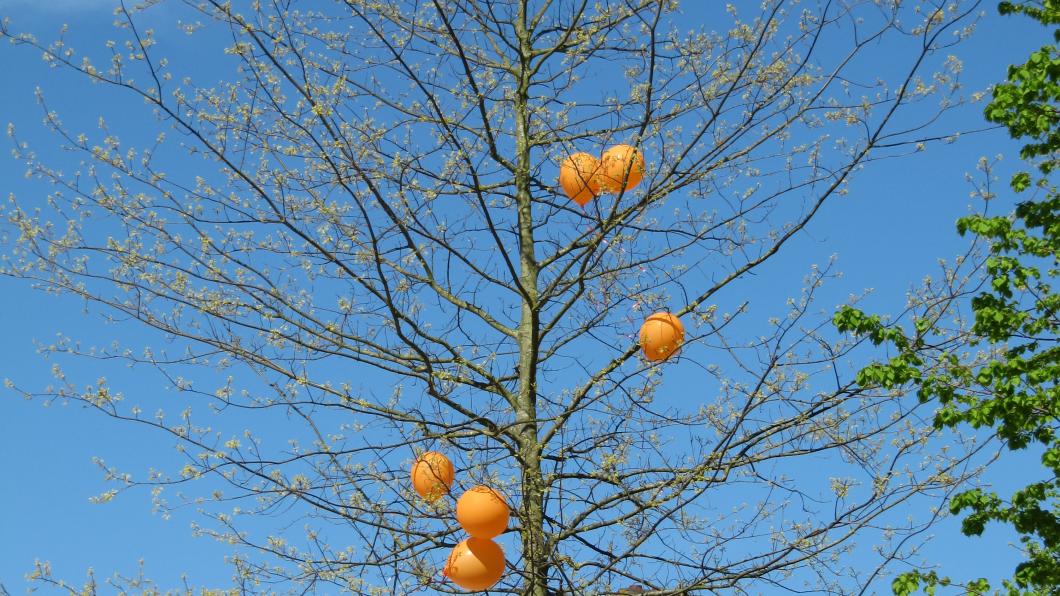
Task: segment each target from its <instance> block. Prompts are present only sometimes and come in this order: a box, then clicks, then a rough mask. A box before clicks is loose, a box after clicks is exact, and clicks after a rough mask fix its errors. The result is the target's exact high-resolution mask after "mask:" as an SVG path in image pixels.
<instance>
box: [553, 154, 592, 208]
mask: <svg viewBox="0 0 1060 596" xmlns="http://www.w3.org/2000/svg"><path fill="white" fill-rule="evenodd" d="M599 167H600V162H598V161H597V160H596V158H595V157H593V156H592V155H589V154H588V153H574V154H572V155H570V156H569V157H567V159H565V160H563V165H561V166H560V167H559V183H560V186H562V187H563V192H565V193H567V196H568V197H570V199H571V200H572V201H574V202H575V203H577V204H579V205H581V206H582V207H584V206H585V204H586V203H588V202H589V201H591V200H593V198H594V197H595V196H596V195H598V194H600V185H599V183H598V181H597V171H598V169H599Z"/></svg>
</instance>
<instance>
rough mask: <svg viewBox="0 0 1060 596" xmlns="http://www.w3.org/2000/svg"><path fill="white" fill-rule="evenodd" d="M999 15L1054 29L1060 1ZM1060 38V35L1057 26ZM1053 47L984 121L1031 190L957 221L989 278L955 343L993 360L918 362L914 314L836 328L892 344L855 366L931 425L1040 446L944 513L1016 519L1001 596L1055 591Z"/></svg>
mask: <svg viewBox="0 0 1060 596" xmlns="http://www.w3.org/2000/svg"><path fill="white" fill-rule="evenodd" d="M999 9H1000V12H1001V13H1002V14H1023V15H1026V16H1029V17H1031V18H1033V19H1036V20H1038V21H1039V22H1041V23H1042V24H1043V25H1056V24H1060V2H1056V1H1053V0H1046V1H1044V2H1022V3H1011V2H1003V3H1001V5H1000V6H999ZM1053 37H1054V39H1055V40H1060V30H1056V31H1054V34H1053ZM1058 99H1060V53H1058V51H1057V48H1056V47H1055V46H1053V45H1048V46H1045V47H1042V48H1041V49H1039V50H1037V51H1035V52H1033V53H1032V54H1031V55H1030V58H1029V59H1028V60H1027V62H1025V63H1023V64H1021V65H1017V66H1012V67H1010V68H1009V71H1008V78H1007V80H1006V81H1004V82H1003V83H1001V84H999V85H997V86H996V87H995V89H994V97H993V100H992V101H991V102H990V104H989V105H988V106H987V108H986V112H985V115H986V118H987V119H988V120H990V121H992V122H996V123H999V124H1002V125H1004V126H1005V127H1006V128H1007V129H1008V130H1009V132H1010V134H1011V135H1012V136H1013V137H1014V138H1019V139H1023V140H1025V141H1027V144H1026V145H1025V146H1024V147H1023V148H1022V150H1021V156H1022V157H1023V158H1024V159H1025V160H1028V161H1029V162H1031V163H1032V164H1033V165H1035V166H1036V167H1037V169H1038V170H1039V171H1040V172H1041V174H1042V177H1041V178H1040V179H1038V180H1035V179H1034V178H1033V177H1032V175H1031V174H1030V173H1028V172H1020V173H1017V174H1016V175H1015V176H1013V178H1012V180H1011V183H1010V185H1011V188H1012V190H1013V191H1014V192H1016V193H1026V192H1028V191H1032V190H1034V191H1035V193H1036V194H1035V196H1034V197H1032V198H1030V199H1028V200H1025V201H1023V202H1021V203H1019V205H1018V206H1017V208H1016V209H1015V211H1014V212H1013V213H1012V214H1010V215H1008V216H1004V217H988V216H985V215H973V216H970V217H965V218H962V219H960V220H959V221H958V222H957V230H958V232H959V233H960V234H962V235H966V234H970V235H973V236H975V237H978V238H979V239H981V240H984V241H986V243H987V245H988V247H989V249H988V258H987V259H986V261H985V262H984V272H985V275H986V278H987V280H988V282H989V285H988V286H987V287H986V289H984V290H983V291H981V292H980V293H979V294H978V295H976V296H975V297H974V298H973V299H972V309H973V312H974V314H975V319H974V323H973V324H972V326H971V329H970V330H969V333H968V334H966V335H964V336H963V339H964V341H963V343H962V344H961V347H962V348H964V349H965V350H967V349H968V348H977V349H980V350H986V353H988V354H991V357H990V358H989V359H988V360H986V361H985V362H983V361H968V360H967V359H966V357H964V356H958V355H957V353H956V350H953V349H950V350H948V351H943V352H942V353H941V355H939V354H933V358H930V359H929V358H928V357H926V354H927V353H928V350H927V349H925V346H927V345H928V342H927V341H926V339H925V338H926V337H930V336H931V335H932V326H933V324H932V322H931V321H930V320H928V319H917V320H915V321H914V324H913V327H914V329H913V332H914V334H913V335H912V336H909V335H907V333H906V331H905V330H904V329H902V328H901V327H900V326H898V325H889V324H886V323H885V322H884V321H883V320H882V319H881V318H880V317H879V316H875V315H867V314H865V313H863V312H861V311H859V310H857V309H854V308H851V307H845V308H842V309H840V310H839V311H838V312H837V313H836V315H835V317H834V323H835V325H836V326H837V328H838V329H840V330H842V331H846V332H850V333H853V334H855V335H858V336H861V337H864V338H866V339H868V340H869V341H870V342H871V343H872V344H874V345H877V346H880V345H883V346H888V347H891V348H893V349H894V350H895V352H896V355H894V356H892V357H891V358H890V359H889V360H887V361H886V362H875V363H872V364H870V365H869V366H867V367H866V368H865V369H864V370H862V371H861V372H860V373H859V375H858V377H857V381H858V382H859V383H861V384H862V385H863V386H873V387H881V388H889V389H896V388H901V387H908V386H914V387H916V390H917V396H918V398H919V399H920V401H922V402H928V401H934V402H936V403H937V404H938V409H937V410H936V412H935V419H934V425H935V427H936V428H938V429H946V428H953V427H956V426H958V425H967V426H970V427H972V428H989V429H993V430H994V431H995V432H996V433H997V436H998V437H999V438H1001V439H1002V440H1003V441H1004V442H1005V445H1006V446H1007V447H1008V448H1009V449H1012V450H1020V449H1025V448H1027V447H1029V446H1037V447H1039V448H1040V449H1041V450H1042V452H1043V453H1042V455H1041V463H1042V466H1043V468H1044V471H1045V477H1044V478H1042V479H1041V480H1038V481H1034V482H1031V483H1030V484H1028V485H1027V486H1025V487H1023V488H1022V489H1020V490H1018V491H1016V492H1015V493H1014V494H1012V495H1011V496H1010V497H1009V498H1008V499H1004V498H1002V497H1001V496H999V495H997V494H996V493H993V492H986V491H983V490H981V489H972V490H968V491H965V492H963V493H960V494H957V495H955V496H954V497H953V499H952V500H951V501H950V511H951V512H952V513H954V514H964V515H965V517H964V518H963V520H962V525H961V530H962V532H963V533H964V534H965V535H968V536H980V535H982V534H983V532H984V531H985V529H986V527H987V525H988V524H989V523H990V522H1000V523H1003V524H1007V525H1010V526H1012V527H1013V528H1014V529H1015V530H1016V531H1017V532H1018V533H1019V534H1020V541H1021V543H1022V546H1023V550H1024V554H1025V560H1024V561H1023V562H1021V563H1020V564H1019V565H1018V566H1017V568H1016V569H1015V572H1014V573H1013V575H1012V577H1011V578H1010V579H1007V580H1005V581H1004V582H1003V587H1004V588H1003V590H1002V591H1003V592H1005V593H1008V594H1053V593H1056V588H1057V586H1060V436H1058V435H1060V433H1058V431H1060V424H1058V422H1060V387H1058V386H1057V380H1058V379H1060V345H1058V341H1060V333H1058V332H1060V294H1057V293H1056V292H1055V289H1054V280H1055V278H1056V277H1057V275H1058V274H1060V256H1058V255H1060V193H1058V192H1057V190H1056V188H1055V187H1054V186H1052V185H1051V184H1050V182H1049V180H1048V178H1046V177H1045V176H1048V175H1049V174H1050V173H1051V172H1053V171H1054V170H1055V169H1056V167H1057V165H1058V164H1060V157H1058V155H1060V113H1058V111H1057V105H1056V104H1057V100H1058ZM950 583H951V580H949V579H948V578H945V577H940V576H938V575H937V574H936V573H935V572H933V571H932V572H930V573H924V572H920V571H913V572H910V573H906V574H903V575H900V576H899V577H897V578H896V579H895V580H894V583H893V584H892V590H893V592H894V593H895V594H899V595H905V594H912V593H914V592H916V591H918V590H923V591H924V592H925V593H928V594H933V593H935V590H936V589H937V586H946V585H949V584H950ZM963 587H964V589H965V591H966V592H967V593H971V594H981V593H984V592H986V591H987V590H989V589H990V585H989V583H988V582H987V581H986V580H985V579H978V580H975V581H973V582H970V583H967V584H964V585H963Z"/></svg>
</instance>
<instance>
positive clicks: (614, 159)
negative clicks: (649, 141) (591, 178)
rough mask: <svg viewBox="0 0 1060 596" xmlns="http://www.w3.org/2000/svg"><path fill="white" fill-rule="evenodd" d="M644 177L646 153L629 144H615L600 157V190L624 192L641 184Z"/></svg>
mask: <svg viewBox="0 0 1060 596" xmlns="http://www.w3.org/2000/svg"><path fill="white" fill-rule="evenodd" d="M643 177H644V154H642V153H641V152H640V151H637V150H636V149H634V148H633V147H630V146H629V145H615V146H614V147H611V148H610V149H608V150H607V151H604V154H603V156H602V157H601V158H600V175H599V185H600V190H602V191H604V192H622V191H623V190H629V189H631V188H633V187H634V186H636V185H637V184H640V180H641V178H643Z"/></svg>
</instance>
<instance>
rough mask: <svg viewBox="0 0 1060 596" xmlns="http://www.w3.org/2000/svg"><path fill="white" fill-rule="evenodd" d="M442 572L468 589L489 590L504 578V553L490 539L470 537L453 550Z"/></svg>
mask: <svg viewBox="0 0 1060 596" xmlns="http://www.w3.org/2000/svg"><path fill="white" fill-rule="evenodd" d="M442 573H443V574H445V576H446V577H448V578H449V579H451V580H453V583H455V584H456V585H458V586H460V587H461V588H464V589H465V590H486V589H489V588H490V587H492V586H493V584H495V583H497V582H498V581H500V579H501V576H502V575H504V551H503V550H501V547H500V546H498V545H497V543H496V542H494V541H492V540H490V539H488V538H468V539H467V540H465V541H463V542H461V543H460V544H457V545H456V546H454V547H453V550H452V552H450V553H449V559H448V560H447V561H446V562H445V569H443V570H442Z"/></svg>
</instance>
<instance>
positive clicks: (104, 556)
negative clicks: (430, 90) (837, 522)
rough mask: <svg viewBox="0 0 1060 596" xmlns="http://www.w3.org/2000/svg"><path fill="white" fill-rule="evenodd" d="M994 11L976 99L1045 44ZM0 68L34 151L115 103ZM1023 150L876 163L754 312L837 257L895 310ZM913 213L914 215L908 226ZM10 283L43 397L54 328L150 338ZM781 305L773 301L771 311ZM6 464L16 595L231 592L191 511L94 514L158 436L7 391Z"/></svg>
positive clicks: (33, 68)
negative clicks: (974, 173) (136, 579)
mask: <svg viewBox="0 0 1060 596" xmlns="http://www.w3.org/2000/svg"><path fill="white" fill-rule="evenodd" d="M109 5H110V3H109V2H105V1H104V0H98V1H97V0H62V1H58V2H41V1H37V2H29V1H28V0H0V15H6V16H10V17H12V20H13V21H14V25H15V28H23V27H24V28H26V29H29V30H31V31H34V32H36V33H38V34H39V35H40V36H41V37H42V38H47V37H48V36H49V33H54V32H56V31H57V30H58V28H59V26H60V25H61V24H62V23H64V22H69V23H70V24H71V25H72V27H73V29H72V32H71V34H70V35H71V38H72V39H73V40H75V42H76V43H80V44H81V45H86V44H90V43H98V41H99V40H100V39H101V38H103V36H105V35H107V34H108V33H109V31H110V22H111V20H112V17H111V15H110V10H109V8H108V6H109ZM984 9H985V13H986V15H985V17H984V20H983V22H982V23H981V24H980V26H979V29H978V31H977V33H976V34H975V35H974V36H973V38H972V39H971V40H970V41H969V42H968V43H966V44H965V45H963V46H962V47H960V48H959V50H958V51H957V52H956V53H958V55H959V56H960V57H961V58H962V59H963V60H964V64H965V71H964V75H965V84H966V86H967V87H968V88H969V89H977V88H983V87H985V85H986V84H988V83H989V82H993V81H996V80H998V79H999V78H1000V76H1001V75H1002V73H1003V72H1004V69H1005V67H1006V66H1007V65H1008V64H1009V63H1011V62H1013V61H1016V60H1019V59H1021V57H1023V56H1025V55H1026V54H1027V53H1028V52H1029V51H1030V49H1032V48H1034V47H1037V46H1038V45H1040V44H1042V43H1045V41H1046V37H1047V36H1046V35H1045V33H1044V31H1043V30H1041V29H1039V28H1037V27H1035V26H1033V25H1031V24H1030V23H1029V22H1027V21H1024V20H1020V19H1015V18H1008V19H1001V18H1000V17H998V16H997V15H996V14H995V12H994V9H993V6H992V5H990V4H985V5H984ZM155 18H158V19H159V20H160V23H159V24H156V26H158V27H162V26H165V25H164V18H163V17H162V16H160V15H158V14H156V15H155ZM0 56H3V59H2V61H3V63H4V65H5V71H6V76H7V80H6V84H5V85H3V86H2V87H0V114H2V115H3V118H2V120H3V121H4V122H3V123H4V124H6V122H7V121H13V122H15V123H17V124H18V125H19V130H20V134H21V135H23V136H24V138H25V139H26V140H29V141H31V142H34V144H35V145H39V146H41V147H44V146H46V145H47V143H48V141H49V138H50V137H48V136H47V135H46V134H44V131H43V129H42V127H41V126H39V122H40V113H39V108H38V107H37V106H36V104H35V103H34V99H33V88H34V87H35V86H38V85H39V86H40V87H42V88H44V89H45V90H46V91H47V93H48V94H49V96H50V97H54V98H55V99H56V101H57V102H59V103H61V104H63V107H64V108H65V109H66V110H68V111H69V110H73V113H70V115H71V116H74V117H86V116H91V115H93V114H95V113H97V112H99V111H105V110H106V109H108V108H109V107H111V105H110V104H109V102H110V101H113V98H112V97H111V96H109V95H108V93H107V92H101V90H100V89H98V88H94V87H92V86H90V85H85V84H84V83H82V82H78V81H75V80H74V79H72V78H71V77H69V76H65V75H63V74H62V73H58V72H57V71H55V70H49V69H47V68H46V67H45V66H44V65H43V64H42V63H41V62H40V61H39V60H38V59H37V57H36V55H35V54H34V53H33V52H32V51H26V50H24V49H23V50H19V49H16V48H8V47H4V48H0ZM881 68H883V65H881ZM68 113H69V112H68ZM955 124H956V126H957V127H959V128H966V129H972V128H979V127H980V126H981V124H982V120H981V117H980V108H979V107H973V108H970V109H968V110H965V111H963V112H962V113H961V114H960V117H959V119H958V120H956V121H955ZM4 142H6V139H5V141H4ZM1014 148H1015V145H1013V144H1012V143H1011V142H1010V141H1009V140H1008V139H1006V138H1005V136H1004V135H1003V133H1000V132H994V133H984V134H980V135H973V136H966V137H964V138H961V139H960V140H959V141H957V142H956V143H953V144H936V145H932V146H931V147H930V148H929V149H928V151H927V152H926V154H925V155H920V156H916V157H914V158H905V159H901V160H892V161H885V162H879V163H876V164H872V165H870V166H869V168H868V169H867V170H866V171H865V172H864V173H862V174H861V175H859V176H858V178H857V179H856V180H855V182H854V184H853V185H852V188H851V193H850V194H849V196H847V197H845V198H843V199H841V200H840V201H837V202H834V203H832V204H831V205H830V206H828V207H827V209H826V210H825V211H824V212H823V213H822V214H821V215H820V217H819V218H818V219H817V220H816V221H815V222H814V223H813V225H812V226H811V227H810V229H809V230H808V232H807V233H806V234H805V235H803V236H802V237H800V238H799V239H798V241H797V242H796V243H794V244H793V245H792V246H791V247H789V249H788V251H787V252H785V253H784V255H783V257H782V259H778V260H777V261H776V262H774V263H771V264H770V265H769V266H768V267H766V268H765V269H763V270H762V271H761V272H760V274H759V275H760V279H762V280H763V281H762V282H761V284H763V285H762V286H761V288H760V290H761V295H760V296H755V298H756V299H758V300H759V302H758V304H760V305H762V306H763V307H764V308H766V309H769V308H773V309H777V308H781V307H782V306H783V304H782V302H783V297H781V296H779V295H772V294H771V292H770V285H773V284H776V285H782V286H785V287H788V286H790V284H791V283H797V282H798V279H800V278H801V277H802V276H803V275H804V274H805V272H806V271H808V269H809V266H810V265H811V264H814V263H819V264H823V263H824V262H826V261H827V259H828V258H829V256H830V255H833V254H835V255H838V257H839V261H838V269H840V270H841V271H843V272H844V277H843V279H842V280H840V281H838V282H836V283H837V284H838V285H837V286H836V287H835V288H834V289H833V291H834V292H836V294H837V295H839V296H843V295H846V294H849V293H858V292H860V291H862V290H864V289H865V288H869V287H871V288H874V289H875V291H874V294H873V296H872V297H871V299H870V300H869V301H868V302H867V305H868V307H869V308H870V309H878V310H880V311H884V312H894V311H897V310H898V309H900V308H901V307H902V306H903V305H904V296H905V292H906V291H907V289H908V288H909V287H910V286H911V285H914V284H916V283H917V282H918V281H919V280H920V278H921V277H922V276H923V275H925V274H927V273H934V272H935V271H936V260H937V259H938V258H940V257H943V258H949V257H951V256H952V255H954V254H956V253H958V252H960V251H961V250H962V248H963V247H964V241H963V240H961V239H959V238H958V237H957V236H956V233H955V232H954V226H953V222H954V220H955V219H956V218H957V217H959V216H960V215H963V214H965V213H966V212H967V210H968V205H969V199H968V191H969V186H968V184H967V182H966V181H965V179H964V174H965V172H969V171H971V170H972V169H973V168H974V166H975V162H976V160H977V159H978V157H979V156H981V155H988V156H993V155H995V154H998V153H1004V154H1005V155H1006V157H1007V158H1008V159H1006V160H1005V161H1004V162H1002V166H1001V170H1002V179H1004V178H1005V176H1004V172H1006V171H1009V168H1012V167H1014V166H1015V159H1014V157H1015V151H1014ZM4 154H6V148H5V151H4ZM23 170H24V166H23V164H19V163H17V162H15V161H14V160H12V159H9V158H4V159H0V180H4V181H5V188H2V189H0V195H2V196H4V197H6V195H7V194H8V192H14V193H15V194H17V195H19V196H20V197H25V196H35V195H39V194H42V193H44V192H46V189H44V188H43V187H41V186H39V185H37V184H34V183H33V182H32V181H26V180H24V179H23V178H22V172H23ZM911 213H915V214H916V216H915V217H910V214H911ZM0 284H2V285H0V300H2V301H3V304H2V308H0V326H2V328H3V329H4V330H5V335H4V339H3V340H2V343H0V346H2V347H3V352H2V353H3V354H4V356H5V359H4V361H3V366H2V367H0V377H8V378H12V379H15V380H17V381H18V383H19V384H20V385H23V386H27V387H39V386H43V385H45V384H47V383H48V382H49V375H48V369H49V366H50V363H48V362H46V361H44V360H42V359H41V358H40V357H39V356H38V355H37V354H36V353H35V352H34V348H33V342H34V341H38V342H43V343H48V342H51V341H54V338H55V336H56V334H57V333H58V332H60V331H62V332H64V333H66V334H68V335H70V336H72V337H75V338H79V339H83V340H84V341H85V342H86V343H96V342H98V343H104V344H105V343H107V342H108V341H109V339H110V338H112V337H114V336H115V334H118V333H120V334H121V337H122V338H123V340H126V341H129V342H131V343H135V342H136V341H139V340H143V341H144V342H146V341H148V340H149V337H148V336H147V335H146V334H145V335H143V336H142V337H141V336H139V335H138V334H137V333H136V332H135V331H129V328H128V327H120V328H119V327H116V326H113V325H107V324H105V323H104V321H103V320H102V318H101V316H100V315H99V313H98V311H97V310H95V309H92V308H88V309H86V308H85V305H83V304H81V303H80V302H78V301H76V300H72V299H70V298H59V297H54V296H51V295H47V294H44V293H42V292H39V291H34V290H32V289H30V288H29V287H27V285H26V284H24V283H21V282H18V281H14V280H10V279H2V280H0ZM751 288H752V289H753V288H754V286H753V285H752V286H751ZM771 300H772V301H774V302H776V304H773V305H770V304H769V302H770V301H771ZM66 367H67V368H68V370H69V371H70V372H71V375H73V374H80V375H82V376H83V378H85V379H87V380H91V379H93V378H95V377H96V376H99V374H101V373H100V371H98V370H97V368H98V367H99V365H98V364H96V363H92V362H80V363H78V362H72V363H69V364H68V365H67V366H66ZM106 375H107V377H108V379H111V380H116V381H119V382H121V383H123V384H124V386H125V387H127V388H135V390H138V391H143V392H147V393H151V392H155V391H160V385H159V383H160V380H159V379H158V377H157V376H156V375H151V374H145V373H144V372H143V371H139V370H122V369H120V368H119V369H114V367H109V368H107V369H106ZM383 391H384V392H385V391H386V389H383ZM0 454H2V456H3V460H4V462H5V468H6V469H5V480H4V483H3V485H2V486H3V488H4V490H3V491H0V511H3V512H4V514H3V515H2V516H0V583H3V584H4V585H5V586H6V587H7V589H8V590H10V591H12V592H13V593H17V592H21V591H22V589H23V588H24V586H25V583H24V581H23V579H22V576H23V574H24V573H26V572H28V571H30V570H31V569H32V566H33V561H34V559H38V558H39V559H42V560H50V561H51V562H52V563H53V568H54V570H55V572H56V575H58V576H61V577H65V578H68V579H70V580H73V581H76V580H79V579H80V578H82V577H83V576H84V573H85V570H86V569H88V568H90V567H91V568H94V569H95V570H96V573H97V577H98V578H103V577H105V576H107V575H109V574H110V573H112V572H121V573H124V574H131V573H134V572H135V569H136V565H137V561H138V560H139V559H141V558H142V559H144V560H145V564H146V571H147V575H148V576H150V577H153V578H156V579H157V580H158V581H159V583H160V584H161V585H162V586H163V587H176V586H179V585H180V575H181V573H185V572H186V573H188V574H189V576H190V581H191V582H192V583H193V584H194V585H203V586H216V587H221V586H225V585H227V584H228V580H229V577H230V574H231V572H230V569H229V567H228V566H227V565H225V563H224V556H225V554H226V553H227V550H226V549H225V548H224V547H222V546H221V545H218V544H216V543H215V542H213V541H212V540H210V539H208V538H194V537H193V536H192V535H191V534H192V532H191V530H190V524H191V523H192V522H193V520H195V519H197V517H196V513H195V510H194V508H193V507H192V508H188V509H184V510H180V511H178V512H176V513H175V514H174V515H173V516H172V517H170V518H169V519H163V518H162V517H161V516H159V515H156V514H154V513H152V510H151V503H150V499H149V495H148V494H147V493H146V491H139V492H134V493H129V494H122V495H120V496H119V497H118V498H117V499H115V500H114V501H112V502H110V503H106V504H100V505H93V504H90V503H89V502H88V499H89V497H91V496H93V495H96V494H99V493H101V492H103V491H105V490H107V489H108V488H110V485H109V484H106V483H104V482H103V480H102V475H101V473H100V470H99V469H98V467H97V466H96V465H94V464H93V462H92V458H93V457H96V456H98V457H100V458H102V459H103V460H106V461H107V462H108V463H113V464H116V465H120V467H122V468H124V469H130V470H136V471H142V470H146V469H147V468H149V467H151V466H161V465H162V464H163V463H169V464H171V463H175V462H176V461H177V459H176V457H175V454H174V453H173V450H172V448H171V446H170V445H169V443H168V442H166V441H165V440H162V441H160V440H159V439H158V437H157V436H155V435H154V434H153V433H150V432H146V431H143V430H140V429H136V428H131V427H129V426H127V425H123V424H119V423H117V422H115V421H111V420H108V419H105V418H103V417H101V416H98V415H94V414H93V413H92V412H89V411H86V410H84V409H82V408H79V407H76V406H62V405H61V404H57V403H56V404H52V405H50V406H45V405H43V404H41V403H39V402H27V401H24V400H22V399H20V398H18V397H17V396H15V395H14V394H13V393H11V392H9V391H6V390H4V391H3V393H0ZM1013 461H1017V462H1018V461H1020V460H1013ZM1024 463H1025V462H1024ZM1020 470H1021V465H1012V463H1011V462H1010V464H1009V465H1007V466H1004V467H996V468H995V469H994V470H993V471H992V472H991V479H992V480H993V481H995V482H996V483H998V484H999V485H1001V486H1005V485H1009V484H1012V483H1014V482H1018V481H1019V480H1020V478H1021V475H1020ZM934 534H936V535H937V538H935V539H934V540H933V541H932V542H931V545H930V547H929V548H930V549H931V550H930V551H929V552H930V553H932V555H931V556H934V557H935V558H937V559H938V560H939V561H940V562H941V563H943V565H944V566H945V569H946V570H948V571H950V572H951V573H952V574H954V575H955V576H962V575H976V576H979V575H985V576H987V577H995V576H997V575H998V574H1001V573H1004V572H1005V571H1006V570H1008V569H1011V567H1012V566H1013V564H1014V562H1015V558H1014V556H1013V554H1012V549H1011V548H1010V547H1009V546H1007V542H1008V541H1010V540H1011V536H1009V535H1007V534H1005V533H1003V532H1000V531H998V530H996V529H991V530H990V531H988V534H987V536H986V537H985V538H983V539H981V540H969V539H965V538H963V537H960V536H959V535H958V534H957V531H956V529H955V527H954V524H953V523H952V522H948V523H945V524H942V525H940V526H939V527H938V528H937V529H936V530H935V531H934ZM929 558H930V557H929Z"/></svg>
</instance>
